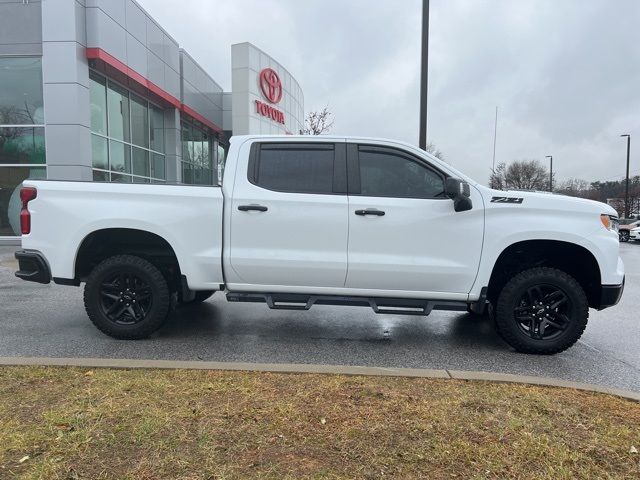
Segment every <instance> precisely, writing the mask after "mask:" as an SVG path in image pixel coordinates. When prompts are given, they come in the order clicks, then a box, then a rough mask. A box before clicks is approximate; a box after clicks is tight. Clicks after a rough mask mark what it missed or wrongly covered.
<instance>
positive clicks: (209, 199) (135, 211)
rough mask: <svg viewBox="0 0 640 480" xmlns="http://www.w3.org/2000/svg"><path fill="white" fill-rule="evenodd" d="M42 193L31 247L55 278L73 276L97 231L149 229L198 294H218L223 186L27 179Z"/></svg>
mask: <svg viewBox="0 0 640 480" xmlns="http://www.w3.org/2000/svg"><path fill="white" fill-rule="evenodd" d="M24 184H25V185H27V186H34V187H36V188H37V190H38V197H37V198H36V199H35V200H33V201H31V202H30V203H29V211H30V212H31V219H32V220H31V221H32V230H31V234H29V235H25V236H23V237H22V246H23V248H25V249H33V250H39V251H40V252H42V253H43V254H44V256H45V258H46V259H47V261H48V262H49V265H50V267H51V273H52V275H53V276H54V277H60V278H73V277H74V275H75V273H74V271H75V259H76V253H77V251H78V248H79V246H80V245H81V243H82V241H83V240H84V239H85V238H86V237H87V236H88V235H89V234H91V233H92V232H95V231H97V230H102V229H106V228H131V229H136V230H143V231H146V232H150V233H155V234H156V235H158V236H160V237H162V238H163V239H165V240H166V241H167V242H168V243H169V245H171V247H172V248H173V250H174V252H175V254H176V257H177V258H178V262H179V263H180V270H181V272H182V273H183V274H184V275H186V276H187V279H188V283H189V287H190V288H192V289H194V290H215V289H218V288H219V285H220V284H222V283H224V279H223V275H222V264H221V255H222V213H223V199H222V192H221V190H220V188H217V187H196V186H178V185H136V184H116V183H92V182H51V181H34V180H27V181H25V182H24Z"/></svg>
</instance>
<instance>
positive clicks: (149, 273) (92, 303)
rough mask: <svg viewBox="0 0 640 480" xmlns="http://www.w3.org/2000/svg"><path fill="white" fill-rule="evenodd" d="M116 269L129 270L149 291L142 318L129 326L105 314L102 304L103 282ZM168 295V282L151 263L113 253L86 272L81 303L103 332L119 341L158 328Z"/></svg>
mask: <svg viewBox="0 0 640 480" xmlns="http://www.w3.org/2000/svg"><path fill="white" fill-rule="evenodd" d="M118 272H128V273H132V274H134V275H136V276H138V277H139V278H141V279H143V280H144V281H145V282H146V283H147V285H148V286H149V288H150V291H151V299H152V302H151V306H150V308H149V310H148V311H147V312H146V315H145V316H144V318H143V319H142V320H140V321H138V322H137V323H134V324H131V325H121V324H117V323H115V322H113V321H112V320H110V319H109V317H107V315H106V314H105V312H104V311H103V308H102V307H101V295H102V293H101V289H102V284H103V282H104V281H105V280H106V279H107V278H109V277H110V276H112V275H114V274H116V273H118ZM170 303H171V297H170V292H169V287H168V286H167V281H166V279H165V278H164V276H163V275H162V273H161V272H160V270H158V268H156V267H155V266H154V265H153V264H152V263H150V262H148V261H147V260H145V259H143V258H140V257H136V256H133V255H116V256H113V257H110V258H107V259H106V260H104V261H102V262H101V263H99V264H98V265H97V266H96V267H95V268H94V269H93V271H92V272H91V274H90V275H89V278H88V279H87V282H86V285H85V288H84V306H85V309H86V311H87V315H89V319H90V320H91V322H93V324H94V325H95V326H96V327H97V328H98V329H99V330H100V331H101V332H103V333H105V334H107V335H109V336H110V337H113V338H117V339H122V340H138V339H142V338H147V337H148V336H150V335H151V334H152V333H154V332H155V331H156V330H158V329H159V328H160V327H161V326H162V325H163V323H164V322H165V320H166V318H167V315H168V313H169V307H170Z"/></svg>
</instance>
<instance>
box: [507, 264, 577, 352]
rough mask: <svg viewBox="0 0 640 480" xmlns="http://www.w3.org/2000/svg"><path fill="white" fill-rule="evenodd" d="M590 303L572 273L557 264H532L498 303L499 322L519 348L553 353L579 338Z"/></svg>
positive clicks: (565, 347) (523, 350) (510, 340)
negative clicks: (560, 268) (547, 265)
mask: <svg viewBox="0 0 640 480" xmlns="http://www.w3.org/2000/svg"><path fill="white" fill-rule="evenodd" d="M588 318H589V304H588V301H587V297H586V295H585V293H584V290H583V289H582V287H581V286H580V284H579V283H578V282H577V281H576V280H575V279H574V278H573V277H571V276H570V275H568V274H566V273H565V272H562V271H560V270H556V269H554V268H546V267H540V268H532V269H529V270H525V271H524V272H521V273H519V274H517V275H515V276H514V277H513V278H512V279H511V280H509V282H507V284H506V285H505V287H504V288H503V289H502V292H501V293H500V295H499V297H498V301H497V305H496V326H497V328H498V333H499V334H500V335H501V336H502V338H504V340H505V341H506V342H507V343H508V344H509V345H511V346H512V347H513V348H515V349H516V350H518V351H519V352H524V353H537V354H547V355H548V354H553V353H558V352H561V351H563V350H566V349H567V348H569V347H570V346H572V345H573V344H574V343H576V342H577V341H578V339H579V338H580V336H581V335H582V333H583V332H584V329H585V328H586V326H587V320H588Z"/></svg>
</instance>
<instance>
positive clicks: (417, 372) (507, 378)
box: [0, 357, 640, 402]
mask: <svg viewBox="0 0 640 480" xmlns="http://www.w3.org/2000/svg"><path fill="white" fill-rule="evenodd" d="M0 366H45V367H86V368H123V369H124V368H126V369H132V368H148V369H151V368H153V369H184V370H227V371H247V372H273V373H316V374H339V375H369V376H378V377H413V378H435V379H453V380H475V381H485V382H504V383H522V384H528V385H538V386H545V387H558V388H571V389H574V390H582V391H587V392H597V393H604V394H608V395H613V396H616V397H621V398H626V399H628V400H634V401H636V402H640V392H632V391H630V390H622V389H618V388H613V387H605V386H601V385H593V384H589V383H579V382H572V381H568V380H559V379H555V378H548V377H534V376H526V375H513V374H508V373H492V372H478V371H463V370H435V369H422V368H385V367H360V366H351V365H312V364H295V363H247V362H205V361H190V360H134V359H120V358H49V357H0Z"/></svg>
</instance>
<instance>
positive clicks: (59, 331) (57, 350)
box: [0, 243, 640, 391]
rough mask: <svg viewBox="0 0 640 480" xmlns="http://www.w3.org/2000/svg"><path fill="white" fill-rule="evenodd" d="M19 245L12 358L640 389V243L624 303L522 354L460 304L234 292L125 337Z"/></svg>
mask: <svg viewBox="0 0 640 480" xmlns="http://www.w3.org/2000/svg"><path fill="white" fill-rule="evenodd" d="M14 250H15V248H12V247H0V357H11V356H20V357H103V358H129V359H163V360H209V361H222V362H232V361H233V362H259V363H305V364H340V365H361V366H377V367H406V368H436V369H452V370H480V371H491V372H501V373H514V374H524V375H537V376H548V377H556V378H560V379H566V380H573V381H578V382H588V383H596V384H600V385H605V386H611V387H618V388H624V389H629V390H634V391H640V348H639V345H640V322H639V321H638V310H637V309H636V303H637V301H638V298H639V293H640V243H630V244H622V245H621V251H622V257H623V260H624V262H625V266H626V270H627V283H626V289H625V293H624V296H623V298H622V301H621V303H620V304H619V305H618V306H616V307H614V308H611V309H608V310H604V311H602V312H596V311H593V310H592V311H591V318H590V321H589V325H588V327H587V330H586V332H585V334H584V335H583V337H582V339H581V340H580V342H579V343H578V344H576V345H575V346H574V347H573V348H571V349H569V350H568V351H566V352H563V353H561V354H558V355H555V356H550V357H540V356H533V355H524V354H519V353H515V352H514V351H513V350H512V349H511V348H510V347H509V346H508V345H506V344H505V343H504V342H503V341H502V340H501V339H500V338H499V337H498V336H497V335H496V334H495V332H494V330H493V326H492V325H491V322H490V320H489V319H488V318H482V319H479V318H477V317H472V316H470V315H467V314H462V313H458V312H437V311H436V312H433V313H432V314H431V315H430V316H428V317H426V318H425V317H413V316H395V315H376V314H374V313H373V312H372V311H370V310H369V309H366V308H358V307H323V306H320V307H314V308H313V309H312V310H310V311H308V312H296V311H279V310H274V311H272V310H269V309H268V308H267V307H266V306H265V305H260V304H255V305H254V304H231V303H227V302H226V300H225V299H224V296H223V295H222V294H217V295H216V296H214V297H213V298H212V299H211V300H209V301H208V302H206V303H204V304H202V305H197V306H191V307H184V308H180V309H178V310H177V311H175V312H174V313H172V314H171V316H170V318H169V321H168V322H167V324H166V325H165V327H163V328H162V329H161V330H160V332H158V333H157V334H155V335H154V336H153V337H152V338H151V339H148V340H143V341H118V340H114V339H111V338H109V337H107V336H105V335H103V334H102V333H100V332H99V331H98V330H97V329H95V328H94V327H93V325H92V324H91V323H90V322H89V320H88V318H87V316H86V314H85V312H84V307H83V304H82V290H81V289H80V288H74V287H62V286H58V285H54V284H51V285H38V284H33V283H28V282H22V281H20V280H18V279H17V278H15V277H14V275H13V272H14V271H15V270H16V267H17V264H16V263H15V261H14V260H13V251H14Z"/></svg>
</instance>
